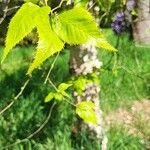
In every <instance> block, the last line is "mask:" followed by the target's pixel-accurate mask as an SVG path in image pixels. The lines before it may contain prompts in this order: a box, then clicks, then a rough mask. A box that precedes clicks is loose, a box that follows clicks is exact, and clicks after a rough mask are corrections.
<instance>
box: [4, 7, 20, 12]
mask: <svg viewBox="0 0 150 150" xmlns="http://www.w3.org/2000/svg"><path fill="white" fill-rule="evenodd" d="M19 7H20V6H14V7H12V8H8V9H7V10H6V9H5V10H4V12H6V11H7V12H8V11H11V10H14V9H18V8H19Z"/></svg>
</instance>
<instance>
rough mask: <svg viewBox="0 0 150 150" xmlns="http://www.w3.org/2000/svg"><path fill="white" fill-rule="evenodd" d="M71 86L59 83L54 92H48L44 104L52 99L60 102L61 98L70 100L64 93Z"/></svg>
mask: <svg viewBox="0 0 150 150" xmlns="http://www.w3.org/2000/svg"><path fill="white" fill-rule="evenodd" d="M70 86H71V84H66V83H61V84H60V85H59V86H58V89H57V91H56V92H50V93H49V94H48V95H47V96H46V97H45V102H49V101H51V100H52V99H55V100H58V101H61V100H63V97H67V98H70V96H69V94H67V93H66V91H65V90H67V89H68V88H69V87H70Z"/></svg>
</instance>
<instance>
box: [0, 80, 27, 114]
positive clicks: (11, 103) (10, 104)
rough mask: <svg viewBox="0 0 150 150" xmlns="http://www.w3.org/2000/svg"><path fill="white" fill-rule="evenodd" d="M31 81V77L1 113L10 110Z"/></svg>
mask: <svg viewBox="0 0 150 150" xmlns="http://www.w3.org/2000/svg"><path fill="white" fill-rule="evenodd" d="M28 83H29V79H28V80H27V81H26V82H25V83H24V85H23V86H22V87H21V90H20V92H19V93H18V94H17V95H16V96H15V97H14V99H13V101H12V102H10V103H9V104H8V105H7V106H6V107H5V108H4V109H2V110H1V111H0V115H2V114H3V113H4V112H5V111H6V110H8V109H9V108H10V107H11V106H12V105H13V104H14V102H15V101H16V100H17V99H18V98H19V97H20V96H21V94H22V93H23V91H24V89H25V88H26V86H27V85H28Z"/></svg>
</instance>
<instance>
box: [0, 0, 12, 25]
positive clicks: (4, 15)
mask: <svg viewBox="0 0 150 150" xmlns="http://www.w3.org/2000/svg"><path fill="white" fill-rule="evenodd" d="M9 2H10V0H7V2H6V7H5V9H4V14H3V17H2V18H1V20H0V24H2V23H3V21H4V20H5V18H6V16H7V12H8V4H9Z"/></svg>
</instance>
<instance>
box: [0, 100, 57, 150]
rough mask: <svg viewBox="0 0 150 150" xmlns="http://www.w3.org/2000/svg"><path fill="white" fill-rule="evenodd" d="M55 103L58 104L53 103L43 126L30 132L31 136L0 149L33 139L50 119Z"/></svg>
mask: <svg viewBox="0 0 150 150" xmlns="http://www.w3.org/2000/svg"><path fill="white" fill-rule="evenodd" d="M55 105H56V103H53V105H52V106H51V108H50V111H49V114H48V116H47V118H46V120H45V121H44V122H43V123H42V124H41V126H40V127H39V128H38V129H37V130H36V131H35V132H33V133H32V134H30V135H29V136H27V137H26V138H24V139H22V140H20V141H18V142H15V143H12V144H10V145H7V146H5V147H3V148H1V149H0V150H4V149H6V148H10V147H13V146H15V145H17V144H20V143H23V142H26V141H27V140H29V139H31V138H32V137H34V136H35V135H36V134H38V133H39V132H40V131H41V130H42V129H43V128H44V127H45V125H46V124H47V123H48V121H49V120H50V118H51V114H52V111H53V108H54V106H55Z"/></svg>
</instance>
